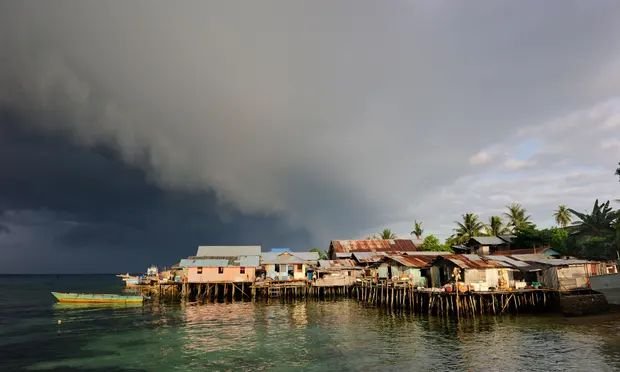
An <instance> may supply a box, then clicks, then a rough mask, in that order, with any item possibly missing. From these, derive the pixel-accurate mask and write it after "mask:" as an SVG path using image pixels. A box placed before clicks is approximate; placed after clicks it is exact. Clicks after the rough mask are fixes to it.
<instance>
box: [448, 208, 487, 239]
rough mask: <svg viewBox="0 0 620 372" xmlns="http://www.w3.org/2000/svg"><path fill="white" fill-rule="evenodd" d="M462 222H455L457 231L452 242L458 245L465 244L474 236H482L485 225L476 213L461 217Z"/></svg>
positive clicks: (455, 230)
mask: <svg viewBox="0 0 620 372" xmlns="http://www.w3.org/2000/svg"><path fill="white" fill-rule="evenodd" d="M461 218H462V219H463V221H462V222H459V221H455V223H456V229H454V235H453V236H452V237H453V239H452V241H453V242H454V243H456V244H464V243H466V242H467V241H468V240H469V239H470V238H471V237H473V236H480V235H483V234H482V230H483V229H484V224H483V223H482V222H481V221H480V219H479V218H478V215H477V214H475V213H465V214H464V215H462V216H461Z"/></svg>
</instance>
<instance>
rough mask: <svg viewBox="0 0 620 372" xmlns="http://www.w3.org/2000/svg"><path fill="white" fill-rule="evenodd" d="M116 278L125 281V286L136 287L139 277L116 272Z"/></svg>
mask: <svg viewBox="0 0 620 372" xmlns="http://www.w3.org/2000/svg"><path fill="white" fill-rule="evenodd" d="M116 277H117V278H121V279H122V280H123V281H124V282H125V286H126V287H136V286H138V285H139V284H140V277H139V276H135V275H129V273H127V274H118V275H117V276H116Z"/></svg>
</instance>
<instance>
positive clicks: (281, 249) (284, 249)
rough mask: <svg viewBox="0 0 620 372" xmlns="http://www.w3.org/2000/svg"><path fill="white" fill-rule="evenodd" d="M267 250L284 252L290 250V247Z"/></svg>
mask: <svg viewBox="0 0 620 372" xmlns="http://www.w3.org/2000/svg"><path fill="white" fill-rule="evenodd" d="M269 252H273V253H284V252H291V249H290V248H271V250H270V251H269Z"/></svg>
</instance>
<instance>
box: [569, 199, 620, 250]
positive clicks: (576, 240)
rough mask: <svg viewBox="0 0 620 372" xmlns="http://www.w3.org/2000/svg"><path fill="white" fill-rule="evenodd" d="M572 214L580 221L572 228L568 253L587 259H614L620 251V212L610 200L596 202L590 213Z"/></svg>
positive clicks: (571, 210) (572, 211)
mask: <svg viewBox="0 0 620 372" xmlns="http://www.w3.org/2000/svg"><path fill="white" fill-rule="evenodd" d="M570 212H571V213H572V214H573V215H574V216H575V217H577V218H578V219H579V221H576V222H575V223H574V224H573V225H572V226H571V227H570V230H571V231H570V235H569V242H568V247H567V249H568V252H569V253H571V254H574V255H578V256H581V257H586V258H599V259H613V258H616V257H617V252H618V251H619V250H620V211H619V210H614V209H613V208H612V207H610V205H609V200H608V201H607V202H605V203H602V204H599V201H598V199H597V200H596V201H595V202H594V206H593V207H592V211H591V212H590V213H581V212H577V211H576V210H574V209H570Z"/></svg>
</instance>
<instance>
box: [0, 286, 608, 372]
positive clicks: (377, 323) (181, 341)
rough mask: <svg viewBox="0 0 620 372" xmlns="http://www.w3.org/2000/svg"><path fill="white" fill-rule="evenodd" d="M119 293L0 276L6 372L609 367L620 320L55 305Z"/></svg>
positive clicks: (301, 305)
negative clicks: (70, 295)
mask: <svg viewBox="0 0 620 372" xmlns="http://www.w3.org/2000/svg"><path fill="white" fill-rule="evenodd" d="M52 290H57V291H76V292H99V293H121V290H122V282H121V281H120V280H119V279H118V278H116V277H115V276H114V275H40V276H28V275H7V276H0V370H2V371H5V370H6V371H13V370H42V371H49V370H62V371H64V370H75V371H82V370H102V371H103V370H105V371H142V370H145V371H156V370H162V371H170V370H179V371H188V370H209V371H218V370H219V371H228V370H252V371H289V370H290V371H302V370H303V371H306V370H307V371H356V370H365V371H369V370H370V371H374V370H381V371H391V370H394V371H418V370H433V371H453V370H457V369H459V370H470V371H477V370H496V371H524V370H544V371H567V370H574V371H612V370H620V316H619V315H613V314H612V315H607V316H602V317H600V316H599V317H587V318H564V317H562V316H560V315H536V316H532V315H517V316H513V315H507V316H498V317H490V316H485V317H477V318H472V319H467V320H463V319H461V320H460V321H458V322H457V321H455V320H452V319H447V318H441V317H427V316H416V315H409V314H403V313H394V312H389V311H385V310H381V309H376V308H372V307H367V306H362V305H360V304H358V303H357V302H356V301H354V300H338V301H327V302H319V301H307V302H305V301H299V302H295V303H288V304H284V303H280V302H279V301H272V302H270V303H264V302H260V303H250V302H243V303H241V302H237V303H233V304H207V305H200V306H198V305H183V304H179V303H168V304H160V303H146V304H145V305H139V306H84V305H68V306H67V305H59V304H55V303H54V300H53V298H52V296H51V295H50V291H52Z"/></svg>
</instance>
